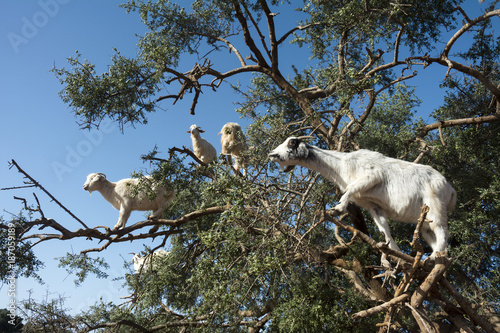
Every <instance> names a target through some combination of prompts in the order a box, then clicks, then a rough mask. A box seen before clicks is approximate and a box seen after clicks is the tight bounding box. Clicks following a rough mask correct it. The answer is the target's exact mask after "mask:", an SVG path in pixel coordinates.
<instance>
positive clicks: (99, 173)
mask: <svg viewBox="0 0 500 333" xmlns="http://www.w3.org/2000/svg"><path fill="white" fill-rule="evenodd" d="M97 174H98V175H101V176H103V177H104V179H106V175H105V174H103V173H102V172H98V173H97Z"/></svg>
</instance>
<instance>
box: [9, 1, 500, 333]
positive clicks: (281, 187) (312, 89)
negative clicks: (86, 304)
mask: <svg viewBox="0 0 500 333" xmlns="http://www.w3.org/2000/svg"><path fill="white" fill-rule="evenodd" d="M461 2H462V1H455V0H437V1H403V0H401V1H400V0H393V1H386V0H381V1H369V0H364V1H349V0H345V1H333V0H328V1H324V0H315V1H304V2H302V1H299V2H297V1H275V0H255V1H250V0H211V1H194V2H192V3H191V4H189V5H188V4H187V3H184V2H180V1H179V3H178V4H177V3H173V2H167V1H158V2H150V1H148V2H146V1H130V2H128V3H126V4H124V5H122V7H123V8H124V9H126V10H127V11H128V12H132V13H136V14H138V15H139V16H140V18H141V19H142V20H143V22H144V24H146V26H147V28H148V32H147V33H146V34H145V35H144V36H143V37H141V39H140V41H139V45H138V46H139V49H140V52H139V53H138V55H137V57H135V58H126V57H124V56H122V55H121V54H120V53H119V52H118V51H117V52H116V54H115V56H114V57H113V59H112V64H110V66H109V69H108V71H107V72H104V73H97V72H96V70H95V67H94V65H92V63H90V62H89V61H87V60H83V57H82V55H80V54H77V55H76V56H75V57H72V58H69V67H68V68H54V69H53V72H54V73H55V75H56V76H57V78H58V79H59V80H60V82H61V84H62V85H63V90H62V91H61V97H62V99H63V101H64V102H66V103H68V105H69V106H70V108H71V109H72V110H73V112H74V113H75V116H76V117H77V118H78V119H79V121H80V122H81V124H82V125H83V127H84V128H92V127H94V126H97V127H98V126H99V124H100V122H101V121H102V120H103V119H104V118H111V119H113V120H115V121H116V122H118V123H119V124H120V125H124V124H128V123H130V124H139V123H144V124H146V122H147V117H148V113H150V112H155V110H157V108H158V107H159V106H160V105H161V104H163V103H173V104H175V103H176V102H177V101H178V100H179V99H181V98H184V99H188V98H189V99H191V100H192V104H191V109H190V112H191V113H192V114H196V113H198V112H204V111H203V108H198V106H199V105H203V95H202V92H204V91H207V90H213V91H216V92H217V90H218V89H219V87H220V86H221V84H223V83H228V84H231V85H232V87H233V88H234V91H235V95H234V98H235V102H236V103H238V109H237V110H235V112H238V113H240V114H241V115H242V116H244V117H246V118H247V119H248V120H249V122H250V125H249V126H248V127H247V128H246V129H245V135H246V138H247V140H248V142H247V143H248V146H250V147H252V148H251V149H249V150H248V151H247V152H246V155H247V156H246V158H247V161H248V164H249V168H248V173H247V175H246V176H242V174H241V173H240V172H238V170H233V169H232V168H231V166H229V165H227V164H224V163H222V160H220V161H218V162H217V163H212V164H210V165H205V164H203V163H200V162H201V161H199V160H197V159H196V157H195V156H194V154H193V153H192V152H190V151H189V150H188V149H185V148H178V147H172V148H171V150H170V153H169V155H168V156H159V155H158V154H157V152H150V153H148V154H146V155H144V159H145V160H146V161H147V162H148V163H151V164H152V165H153V166H154V177H155V179H156V181H158V182H159V183H162V182H166V183H168V184H172V185H171V186H173V187H174V188H175V189H176V191H177V197H176V199H175V202H174V204H172V205H171V206H169V208H168V209H167V211H165V214H164V219H159V220H155V221H152V220H146V221H129V223H128V225H127V226H126V227H125V228H124V229H122V230H110V229H109V228H104V227H96V228H88V227H87V226H86V224H85V223H84V222H83V221H80V220H78V221H79V222H80V223H81V225H82V228H80V229H78V230H68V229H66V228H65V227H64V224H63V223H61V221H55V220H53V219H51V218H49V217H46V216H44V214H43V210H42V208H41V207H39V206H28V207H27V208H28V209H29V210H30V212H29V215H28V217H23V218H19V219H17V221H16V228H17V229H16V230H18V238H19V239H20V240H21V242H22V243H23V244H28V245H31V246H32V251H35V253H36V246H33V245H36V244H37V243H40V242H46V241H51V242H57V241H66V242H71V239H74V238H88V239H93V240H100V241H102V242H101V243H100V247H97V248H92V247H89V248H88V249H86V250H84V251H82V252H81V253H80V254H78V255H72V256H67V257H66V258H64V259H63V260H62V263H63V264H64V265H66V266H67V267H68V269H70V270H72V271H73V272H75V273H76V274H77V276H78V278H79V279H84V278H85V277H86V276H87V274H97V275H99V274H102V270H103V269H104V268H105V262H104V260H103V258H102V257H104V256H105V253H106V249H107V248H109V247H112V246H113V245H114V244H116V243H119V242H129V241H135V240H141V239H145V238H159V239H162V240H163V242H162V244H161V245H160V246H159V247H162V246H164V245H166V244H169V247H170V253H169V255H168V256H165V257H163V258H161V259H159V260H158V261H157V262H156V267H157V268H154V265H153V266H151V267H150V268H146V269H145V270H147V271H145V272H139V273H138V274H128V275H127V276H126V284H127V286H128V288H129V290H130V298H129V302H127V303H126V304H123V305H120V306H119V305H115V304H96V306H95V307H93V308H91V309H90V310H89V311H88V312H86V313H82V314H80V315H77V316H69V315H68V314H67V313H65V311H63V310H64V309H63V308H61V307H58V306H54V304H34V303H27V304H25V311H26V314H30V315H28V318H27V323H26V325H25V329H26V328H27V327H28V328H30V329H32V330H34V331H36V329H41V328H43V327H44V325H54V323H58V322H60V323H61V325H64V326H61V327H63V329H68V330H69V329H73V330H77V331H85V332H88V331H99V330H104V331H108V330H109V331H116V330H119V331H120V332H128V331H130V332H170V331H172V332H194V331H200V332H201V331H206V332H214V331H215V332H217V331H234V332H240V331H242V332H259V331H263V332H264V331H269V332H301V331H304V332H318V331H325V332H346V331H351V332H359V331H369V332H374V331H380V332H388V331H394V332H458V331H465V332H482V331H484V332H498V331H499V330H500V319H499V317H498V315H497V313H498V311H499V310H500V308H499V304H500V295H499V290H500V283H499V282H500V270H499V262H500V252H499V247H500V238H499V237H500V236H499V235H500V232H499V230H498V229H499V217H500V214H499V213H500V207H499V205H498V202H499V189H500V180H499V176H498V166H499V165H498V162H499V157H500V156H499V155H500V154H499V153H500V149H499V145H498V142H500V140H499V139H500V131H499V129H500V128H499V123H498V121H499V120H500V87H499V82H500V76H499V66H498V64H499V62H498V61H499V59H500V57H499V55H500V44H499V42H498V31H495V29H494V28H493V27H494V26H495V24H496V25H497V27H498V22H499V18H498V16H499V15H500V10H499V9H495V6H496V5H497V1H492V2H491V4H489V7H488V10H487V11H486V12H485V13H484V14H482V15H481V16H479V17H470V14H468V13H467V12H466V10H464V9H463V8H462V7H461V6H460V4H461ZM445 32H451V35H450V36H449V37H444V33H445ZM466 33H467V34H471V35H472V36H473V42H472V44H470V45H467V47H466V49H465V50H464V49H463V48H461V49H459V50H458V49H457V48H456V47H457V44H459V43H460V42H461V41H462V40H463V38H464V34H466ZM495 33H497V35H495ZM192 54H195V55H196V56H197V58H198V59H201V60H200V61H199V62H198V63H193V64H191V65H189V67H187V68H185V67H184V66H186V62H185V61H182V62H181V60H182V59H184V57H185V56H186V55H192ZM227 59H231V60H233V61H232V62H231V61H227ZM441 68H442V69H444V71H443V75H436V76H435V80H436V81H437V82H441V83H442V89H443V91H444V92H446V97H445V99H444V101H443V105H442V107H440V108H439V109H437V110H435V111H434V113H433V114H432V119H433V121H431V122H429V123H426V122H424V121H423V120H422V119H421V118H419V117H418V116H419V115H418V114H417V113H416V110H417V108H418V106H419V105H420V101H421V99H424V98H426V96H418V95H416V93H415V89H414V87H413V86H412V84H413V83H412V82H415V80H414V79H415V78H416V77H418V75H419V74H420V73H422V72H424V71H432V70H434V69H441ZM165 87H168V90H169V91H175V92H176V93H174V94H172V93H167V92H166V91H165ZM226 97H227V95H226ZM169 112H185V111H180V110H175V108H172V110H171V111H169ZM290 135H296V136H301V135H308V136H312V137H313V139H311V144H315V145H317V146H319V147H322V148H327V149H333V150H339V151H353V150H357V149H360V148H364V149H372V150H376V151H379V152H382V153H384V154H386V155H388V156H391V157H396V158H400V159H404V160H408V161H414V162H416V163H424V164H428V165H431V166H433V167H434V168H436V169H438V170H439V171H440V172H442V173H443V174H444V175H445V176H446V177H447V179H448V180H449V181H450V182H451V183H452V185H453V186H454V188H455V189H456V191H457V193H458V198H459V199H458V202H457V207H456V209H455V211H454V212H453V213H452V215H451V216H450V221H449V229H450V246H449V250H448V255H446V254H443V255H441V256H438V257H437V258H436V260H435V261H433V260H423V258H425V257H426V254H428V253H429V252H430V251H429V250H430V249H429V247H428V246H427V245H426V244H425V243H424V242H420V240H419V233H418V227H417V228H415V227H414V226H412V225H403V226H401V225H398V227H397V228H395V227H393V228H392V230H393V236H394V238H395V239H396V241H397V242H398V244H399V245H400V247H401V249H402V252H399V251H394V250H390V249H389V248H388V247H387V245H386V244H384V243H383V236H382V235H381V234H380V232H379V231H378V230H377V229H376V228H375V227H374V225H373V223H372V222H371V221H370V219H371V218H370V216H369V215H367V214H365V212H364V211H363V210H361V209H360V208H358V207H356V206H354V205H352V204H350V205H349V207H348V213H345V214H339V212H336V211H334V210H332V207H334V206H335V204H336V202H337V200H338V199H339V198H340V194H341V193H339V190H338V189H337V188H336V187H335V186H333V185H332V184H331V183H329V182H328V181H327V180H325V179H324V178H322V177H321V176H319V175H318V174H316V173H315V172H311V171H309V170H306V169H300V168H296V170H295V171H294V172H293V173H288V174H287V173H280V172H279V170H278V169H277V165H274V164H273V163H270V162H269V161H268V159H267V154H268V152H269V151H271V149H272V148H274V147H276V146H277V145H278V144H280V143H281V142H283V141H284V139H285V138H286V137H288V136H290ZM192 163H196V164H201V167H193V166H192ZM12 166H13V167H14V169H17V170H18V171H19V172H21V173H23V175H24V176H25V177H27V178H28V181H29V182H31V183H32V184H33V185H35V186H37V187H38V188H39V189H40V190H41V191H45V189H44V188H43V187H42V185H41V184H39V183H38V182H37V181H36V180H35V179H33V178H31V177H30V176H29V171H28V170H23V169H22V168H21V166H19V165H18V164H17V163H16V162H15V161H12ZM187 184H189V186H186V185H187ZM45 192H46V191H45ZM46 194H48V195H51V194H49V193H47V192H46ZM56 203H57V201H56ZM33 207H36V208H33ZM70 218H76V219H77V217H76V216H73V217H70ZM425 218H426V211H425V207H423V210H422V215H421V217H420V219H419V221H420V223H421V222H422V221H423V220H424V219H425ZM419 221H415V223H417V222H419ZM6 223H7V222H5V223H4V226H5V225H6ZM110 225H112V223H110ZM417 226H418V224H417ZM36 227H37V228H40V229H41V230H37V231H35V230H34V229H35V228H36ZM152 227H154V228H152ZM2 230H4V229H2ZM5 232H6V231H5ZM152 250H155V249H152ZM382 254H386V255H387V256H388V257H389V258H390V262H391V267H384V266H380V257H381V255H382ZM30 258H31V260H32V261H33V260H35V259H36V257H30ZM30 267H35V268H36V267H38V266H36V265H32V266H26V272H27V273H29V272H31V271H30V270H29V269H30ZM103 267H104V268H103ZM158 267H161V268H158ZM43 309H46V311H50V312H51V313H53V314H54V316H52V317H50V319H51V320H46V321H45V322H44V320H41V319H43V318H49V317H43V313H44V311H43ZM46 327H48V326H46ZM51 327H52V326H51ZM26 330H27V331H29V330H28V329H26Z"/></svg>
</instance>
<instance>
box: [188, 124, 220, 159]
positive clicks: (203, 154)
mask: <svg viewBox="0 0 500 333" xmlns="http://www.w3.org/2000/svg"><path fill="white" fill-rule="evenodd" d="M204 132H205V131H204V130H202V129H201V127H199V126H196V125H191V127H190V130H189V131H188V133H191V141H192V143H193V152H194V154H195V155H196V157H198V158H199V159H200V160H201V161H202V162H203V163H207V164H208V163H210V162H212V161H215V160H216V159H217V151H216V150H215V148H214V146H212V144H211V143H210V142H208V141H207V140H205V139H203V138H202V137H201V136H200V133H204Z"/></svg>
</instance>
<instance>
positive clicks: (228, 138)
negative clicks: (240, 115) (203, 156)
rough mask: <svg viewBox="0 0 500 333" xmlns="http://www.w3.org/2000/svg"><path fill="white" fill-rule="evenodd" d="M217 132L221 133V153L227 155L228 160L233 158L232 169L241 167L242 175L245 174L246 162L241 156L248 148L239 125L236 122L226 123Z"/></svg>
mask: <svg viewBox="0 0 500 333" xmlns="http://www.w3.org/2000/svg"><path fill="white" fill-rule="evenodd" d="M219 134H221V138H220V143H221V144H222V154H224V155H226V156H227V157H228V160H229V162H231V159H232V158H234V165H233V167H234V169H236V170H239V169H240V168H243V175H245V174H246V162H245V159H244V157H243V152H244V151H245V150H246V149H248V146H247V144H246V138H245V135H244V134H243V131H242V130H241V126H240V125H239V124H237V123H232V122H230V123H227V124H225V125H224V126H222V129H221V130H220V132H219Z"/></svg>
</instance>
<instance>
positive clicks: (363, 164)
mask: <svg viewBox="0 0 500 333" xmlns="http://www.w3.org/2000/svg"><path fill="white" fill-rule="evenodd" d="M269 157H270V159H271V160H272V161H274V162H278V163H279V164H280V166H281V168H282V170H284V171H291V170H292V169H293V168H294V167H295V165H300V166H303V167H306V168H309V169H311V170H314V171H317V172H319V173H320V174H322V175H323V176H324V177H326V178H327V179H329V180H330V181H332V182H333V183H334V184H336V185H337V186H338V187H339V188H340V190H341V191H342V192H344V194H343V195H342V197H341V198H340V201H339V203H338V205H337V206H336V207H335V209H336V210H338V211H340V212H344V211H345V210H346V207H347V204H348V203H349V201H352V202H354V203H355V204H357V205H358V206H360V207H363V208H365V209H367V210H368V211H369V212H370V214H371V215H372V216H373V220H374V221H375V223H376V225H377V227H378V228H379V230H380V231H382V232H383V233H384V235H385V239H386V242H388V243H389V247H390V248H392V249H394V250H398V251H399V247H398V246H397V245H396V242H395V241H394V239H393V238H392V236H391V231H390V229H389V224H388V223H387V218H392V219H395V220H398V221H401V222H409V223H416V221H417V219H418V218H419V216H420V213H421V212H420V207H421V206H422V205H423V204H426V205H427V206H429V213H428V214H427V219H428V220H427V221H425V222H424V224H423V226H422V235H423V237H424V239H425V240H426V241H427V243H428V244H429V245H430V246H431V247H432V250H433V252H432V256H431V257H434V256H435V254H436V252H439V251H445V250H446V247H447V246H448V237H449V234H448V224H447V221H448V217H447V210H448V211H451V210H453V208H454V207H455V201H456V192H455V190H454V189H453V188H452V187H451V185H450V184H449V183H448V182H447V181H446V179H445V178H444V177H443V176H442V175H441V174H440V173H439V172H438V171H436V170H434V169H433V168H431V167H430V166H426V165H421V164H416V163H411V162H406V161H402V160H398V159H394V158H390V157H386V156H384V155H382V154H380V153H377V152H374V151H370V150H358V151H355V152H351V153H342V152H337V151H332V150H324V149H320V148H318V147H315V146H310V145H308V144H306V143H304V142H303V141H302V140H301V139H300V138H296V137H290V138H288V139H286V140H285V142H283V143H282V144H281V145H279V146H278V147H276V148H275V149H274V150H273V151H272V152H271V153H270V154H269Z"/></svg>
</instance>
